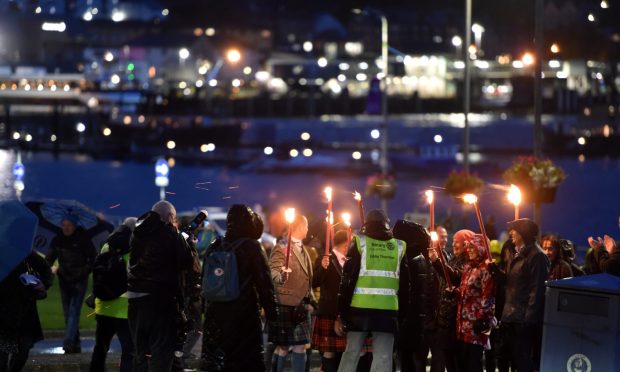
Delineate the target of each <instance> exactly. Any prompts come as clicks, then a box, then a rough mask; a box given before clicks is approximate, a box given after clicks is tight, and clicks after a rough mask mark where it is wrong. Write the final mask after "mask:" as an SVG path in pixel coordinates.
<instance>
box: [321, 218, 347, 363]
mask: <svg viewBox="0 0 620 372" xmlns="http://www.w3.org/2000/svg"><path fill="white" fill-rule="evenodd" d="M348 248H349V247H348V245H347V232H346V231H344V230H341V231H338V232H337V233H336V234H335V235H334V249H333V250H332V252H331V254H330V255H329V256H319V257H317V259H316V262H315V264H314V270H313V272H314V276H313V277H312V287H314V288H316V287H320V288H321V297H320V299H319V307H318V309H317V311H316V313H315V315H316V321H315V322H314V328H313V332H312V347H313V348H314V349H316V350H318V351H319V352H320V353H321V355H322V356H321V363H322V365H323V371H324V372H336V371H337V370H338V364H339V363H340V358H341V357H342V352H343V351H344V350H345V347H346V345H347V339H346V338H344V337H342V336H338V335H337V334H336V332H335V331H334V323H335V321H336V318H337V317H338V288H339V286H340V280H341V279H342V267H343V266H344V263H345V261H346V258H347V249H348Z"/></svg>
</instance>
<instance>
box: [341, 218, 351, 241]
mask: <svg viewBox="0 0 620 372" xmlns="http://www.w3.org/2000/svg"><path fill="white" fill-rule="evenodd" d="M342 221H343V222H344V224H345V225H347V249H348V248H349V245H350V244H351V213H349V212H344V213H343V214H342Z"/></svg>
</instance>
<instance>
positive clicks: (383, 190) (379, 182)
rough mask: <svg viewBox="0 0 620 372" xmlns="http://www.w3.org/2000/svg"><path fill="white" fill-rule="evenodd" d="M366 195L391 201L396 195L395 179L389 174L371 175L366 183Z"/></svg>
mask: <svg viewBox="0 0 620 372" xmlns="http://www.w3.org/2000/svg"><path fill="white" fill-rule="evenodd" d="M366 195H367V196H373V195H376V196H378V197H379V198H381V199H392V198H393V197H394V195H396V179H395V178H394V176H393V175H390V174H381V173H378V174H373V175H372V176H369V177H368V180H367V181H366Z"/></svg>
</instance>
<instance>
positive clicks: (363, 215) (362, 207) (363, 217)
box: [357, 200, 366, 226]
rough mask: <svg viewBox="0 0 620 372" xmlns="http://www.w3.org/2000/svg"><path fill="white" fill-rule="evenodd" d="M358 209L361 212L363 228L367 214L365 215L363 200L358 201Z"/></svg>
mask: <svg viewBox="0 0 620 372" xmlns="http://www.w3.org/2000/svg"><path fill="white" fill-rule="evenodd" d="M357 208H358V209H359V211H360V223H361V226H363V225H364V223H366V217H365V213H364V204H362V201H361V200H358V201H357Z"/></svg>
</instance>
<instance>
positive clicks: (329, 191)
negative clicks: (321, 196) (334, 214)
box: [323, 186, 332, 201]
mask: <svg viewBox="0 0 620 372" xmlns="http://www.w3.org/2000/svg"><path fill="white" fill-rule="evenodd" d="M323 191H324V192H325V196H326V197H327V201H331V200H332V188H331V186H327V187H326V188H325V189H324V190H323Z"/></svg>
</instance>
